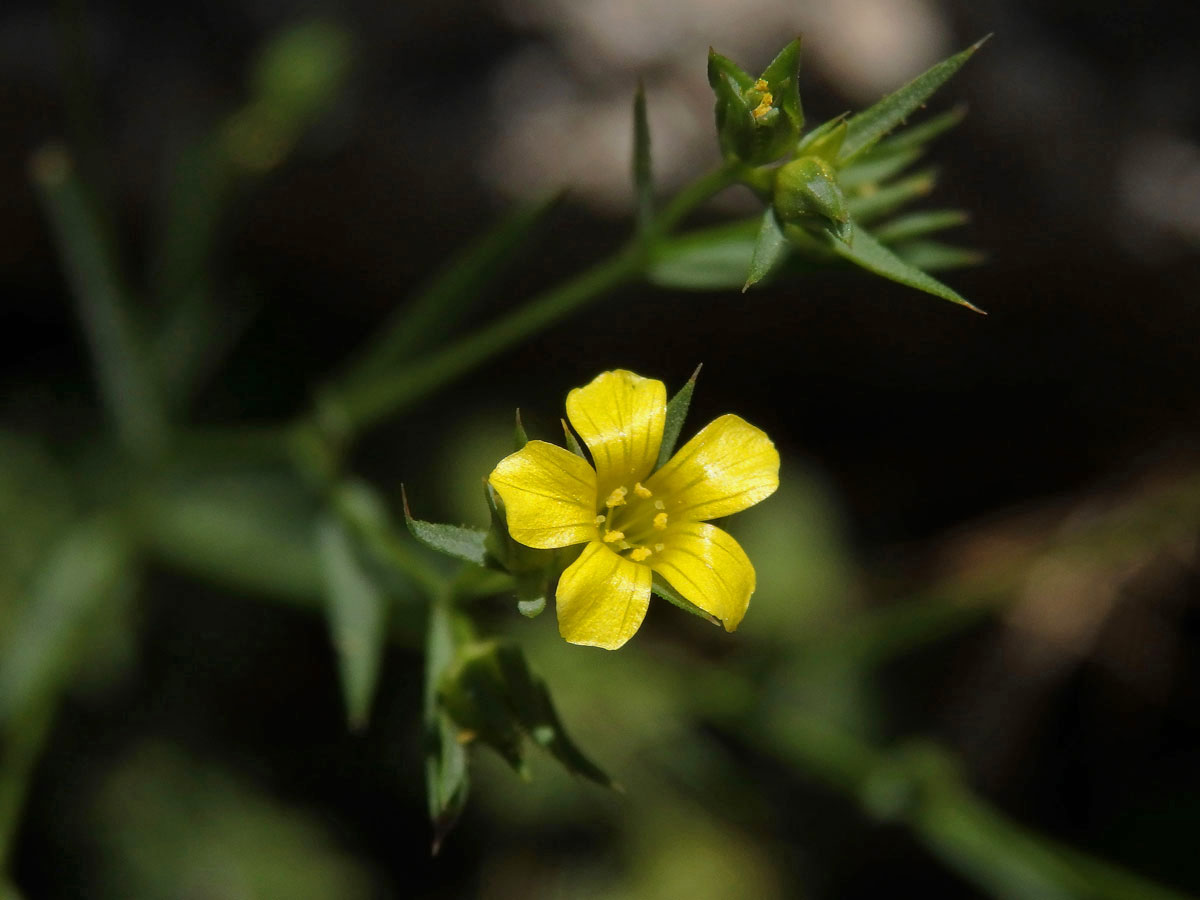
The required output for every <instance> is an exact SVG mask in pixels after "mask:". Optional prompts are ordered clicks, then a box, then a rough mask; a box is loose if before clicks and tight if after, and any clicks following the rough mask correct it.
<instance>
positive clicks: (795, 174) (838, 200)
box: [775, 156, 850, 241]
mask: <svg viewBox="0 0 1200 900" xmlns="http://www.w3.org/2000/svg"><path fill="white" fill-rule="evenodd" d="M775 215H776V216H777V217H778V218H779V221H780V222H781V223H783V224H784V225H798V226H800V227H801V228H806V229H809V230H820V231H829V232H832V233H833V235H834V236H835V237H837V238H838V239H839V240H842V241H845V240H847V239H848V238H849V237H850V213H849V211H848V210H847V209H846V199H845V197H844V196H843V195H842V189H841V187H840V186H839V185H838V182H837V174H836V173H835V172H834V170H833V167H832V166H831V165H830V164H829V163H827V162H826V161H825V160H823V159H821V158H820V157H817V156H802V157H800V158H799V159H797V160H794V161H792V162H790V163H788V164H787V165H786V166H783V167H782V168H781V169H780V170H779V174H778V175H777V176H776V178H775Z"/></svg>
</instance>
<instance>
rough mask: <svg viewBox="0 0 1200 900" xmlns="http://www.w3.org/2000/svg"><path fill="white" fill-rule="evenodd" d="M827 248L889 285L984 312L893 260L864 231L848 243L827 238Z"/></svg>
mask: <svg viewBox="0 0 1200 900" xmlns="http://www.w3.org/2000/svg"><path fill="white" fill-rule="evenodd" d="M828 244H829V246H830V247H831V248H832V249H833V251H834V252H835V253H837V254H838V256H840V257H842V258H843V259H845V260H848V261H849V262H852V263H854V264H855V265H857V266H862V268H864V269H866V270H868V271H870V272H874V273H875V274H876V275H882V276H883V277H884V278H890V279H891V280H892V281H897V282H899V283H900V284H906V285H908V286H909V287H912V288H916V289H917V290H918V291H924V292H925V293H927V294H933V296H935V297H941V298H942V299H944V300H949V301H951V302H952V303H958V304H960V305H962V306H965V307H967V309H970V310H974V311H975V312H978V313H982V312H983V310H981V309H979V308H978V307H976V306H974V305H972V304H971V303H969V302H968V301H967V300H966V299H964V298H963V297H961V296H959V294H958V293H957V292H955V291H954V290H952V289H950V288H948V287H947V286H946V285H944V284H942V283H941V282H940V281H938V280H937V279H936V278H934V277H933V276H931V275H928V274H926V273H925V272H922V271H921V270H920V269H918V268H916V267H915V266H912V265H910V264H909V263H907V262H905V261H904V260H903V259H901V258H900V257H898V256H896V255H895V254H894V253H892V251H891V250H889V249H888V248H887V247H885V246H884V245H883V244H881V243H879V241H877V240H876V239H875V238H874V237H872V236H871V234H870V232H868V231H867V230H866V229H865V228H861V227H856V228H855V229H854V235H853V237H852V238H851V239H850V241H849V242H848V243H843V242H842V241H838V240H833V239H832V238H830V239H829V240H828Z"/></svg>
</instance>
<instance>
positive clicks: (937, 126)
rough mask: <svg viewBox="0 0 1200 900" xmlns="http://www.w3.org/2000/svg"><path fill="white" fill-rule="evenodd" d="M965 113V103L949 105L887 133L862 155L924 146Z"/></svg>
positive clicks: (962, 117)
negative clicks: (927, 116) (917, 122)
mask: <svg viewBox="0 0 1200 900" xmlns="http://www.w3.org/2000/svg"><path fill="white" fill-rule="evenodd" d="M966 115H967V105H966V104H965V103H959V104H958V105H957V106H954V107H951V108H950V109H948V110H946V111H945V112H941V113H938V114H937V115H936V116H930V117H929V118H928V119H925V120H924V121H922V122H921V123H919V124H917V125H909V126H908V127H907V128H904V129H902V130H901V131H897V132H896V133H895V134H891V135H888V136H887V137H886V138H884V139H883V140H882V141H880V142H879V143H878V144H876V145H875V146H874V147H872V148H871V149H870V150H868V151H867V152H866V153H864V154H863V156H864V157H865V156H873V155H875V154H876V153H893V152H895V151H897V150H910V149H915V148H918V147H924V146H925V145H926V144H928V143H929V142H930V141H932V140H933V139H934V138H936V137H940V136H941V135H942V134H944V133H945V132H947V131H949V130H950V129H951V128H953V127H954V126H955V125H957V124H958V123H959V122H961V121H962V120H963V119H964V118H966Z"/></svg>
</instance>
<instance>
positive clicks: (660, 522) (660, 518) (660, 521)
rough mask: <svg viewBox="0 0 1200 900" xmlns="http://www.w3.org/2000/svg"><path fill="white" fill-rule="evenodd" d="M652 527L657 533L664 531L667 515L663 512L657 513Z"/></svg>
mask: <svg viewBox="0 0 1200 900" xmlns="http://www.w3.org/2000/svg"><path fill="white" fill-rule="evenodd" d="M654 527H655V528H657V529H658V530H659V531H663V530H665V529H666V527H667V514H666V513H665V512H662V513H659V514H658V515H657V516H655V517H654Z"/></svg>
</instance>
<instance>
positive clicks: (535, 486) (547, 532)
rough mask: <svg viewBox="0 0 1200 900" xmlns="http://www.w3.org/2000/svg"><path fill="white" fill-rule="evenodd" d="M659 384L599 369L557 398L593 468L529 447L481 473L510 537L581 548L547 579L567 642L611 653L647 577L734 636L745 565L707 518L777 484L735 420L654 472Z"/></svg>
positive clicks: (761, 437)
mask: <svg viewBox="0 0 1200 900" xmlns="http://www.w3.org/2000/svg"><path fill="white" fill-rule="evenodd" d="M666 405H667V393H666V388H665V387H664V385H663V383H662V382H661V381H655V380H654V379H651V378H642V377H641V376H640V375H635V374H634V373H633V372H627V371H624V370H617V371H615V372H605V373H603V374H601V375H599V376H597V377H596V378H595V380H593V381H592V383H591V384H589V385H587V386H586V387H581V388H576V389H575V390H573V391H571V393H570V394H569V395H568V396H567V416H568V417H569V418H570V420H571V425H572V426H574V428H575V430H576V431H577V432H578V433H579V436H580V437H582V438H583V440H584V443H586V444H587V447H588V450H590V451H591V455H592V459H593V460H594V461H595V468H594V469H593V468H592V466H590V465H589V464H588V462H587V460H585V459H583V458H582V457H579V456H576V455H575V454H574V453H571V452H569V451H567V450H564V449H563V448H562V447H557V446H555V445H554V444H548V443H545V442H544V441H530V442H529V443H528V444H526V445H525V447H524V448H523V449H521V450H519V451H517V452H516V453H514V454H512V455H511V456H507V457H505V458H504V459H503V460H501V461H500V464H499V465H497V466H496V468H495V470H494V471H493V472H492V474H491V475H490V476H489V478H488V480H489V481H490V483H491V485H492V487H493V488H495V489H496V492H497V493H499V494H500V497H501V498H502V499H503V500H504V506H505V509H506V515H507V518H508V529H509V533H510V534H511V535H512V537H513V539H514V540H516V541H519V542H520V543H522V544H525V545H526V546H529V547H537V548H541V549H553V548H557V547H567V546H570V545H572V544H582V543H586V544H587V546H585V547H584V548H583V552H582V553H581V554H580V556H579V558H578V559H577V560H576V561H575V562H573V563H572V564H571V565H570V566H569V567H568V568H567V570H566V571H565V572H563V574H562V577H561V578H560V579H559V582H558V593H557V595H556V601H557V602H556V606H557V609H558V628H559V632H560V633H561V634H562V636H563V637H564V638H566V639H567V640H568V641H570V642H571V643H573V644H588V645H591V646H594V647H604V648H606V649H609V650H615V649H616V648H617V647H620V646H621V645H622V644H624V643H625V642H626V641H627V640H629V638H630V637H632V636H633V634H634V632H636V631H637V630H638V627H639V626H640V625H641V624H642V619H643V618H644V617H645V615H646V609H647V607H648V606H649V605H650V585H651V580H652V578H653V576H654V575H655V574H658V575H659V576H660V577H661V578H662V579H664V580H665V581H666V582H667V583H668V584H669V585H670V586H671V587H672V588H673V589H674V590H675V592H676V593H678V594H680V595H681V596H683V597H684V598H685V599H687V600H689V601H690V602H691V603H693V604H695V605H696V606H698V607H700V608H701V609H702V610H704V611H705V612H707V613H709V614H710V615H713V616H716V617H717V618H718V619H720V620H721V622H722V624H723V625H724V626H725V629H726V630H727V631H733V630H734V629H735V628H737V626H738V623H739V622H741V620H742V617H743V616H744V615H745V614H746V607H747V606H748V605H749V603H750V595H751V594H752V593H753V592H754V567H753V566H752V565H751V564H750V560H749V559H747V558H746V554H745V552H744V551H743V550H742V548H741V547H740V546H739V545H738V543H737V541H735V540H734V539H733V538H732V537H731V536H730V535H728V534H727V533H725V532H724V531H722V530H721V529H719V528H717V527H716V526H714V525H710V524H708V522H707V520H708V519H716V518H719V517H722V516H727V515H731V514H732V513H735V512H740V511H741V510H743V509H746V508H748V507H750V506H753V505H754V504H755V503H758V502H759V501H760V500H764V499H766V498H767V497H769V496H770V495H771V494H772V493H774V492H775V489H776V488H777V487H778V486H779V453H778V452H777V451H776V450H775V445H774V444H772V443H771V439H770V438H768V437H767V436H766V434H764V433H763V432H762V431H761V430H759V429H758V428H755V427H754V426H753V425H750V424H749V423H747V422H746V421H744V420H743V419H741V418H739V417H738V416H733V415H726V416H721V417H720V418H718V419H715V420H713V421H712V422H710V423H709V424H708V425H707V426H706V427H705V428H703V429H702V430H701V431H700V433H699V434H697V435H696V436H695V437H694V438H692V439H691V440H690V441H688V443H686V444H685V445H684V446H683V447H682V448H681V449H680V450H679V452H678V453H676V454H675V455H674V456H673V457H672V458H671V459H670V460H669V461H668V462H667V463H666V464H664V465H663V467H662V468H660V469H659V470H658V471H657V472H654V471H652V470H653V468H654V465H655V463H656V462H657V461H658V454H659V448H660V445H661V444H662V436H663V424H664V421H665V418H666Z"/></svg>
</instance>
